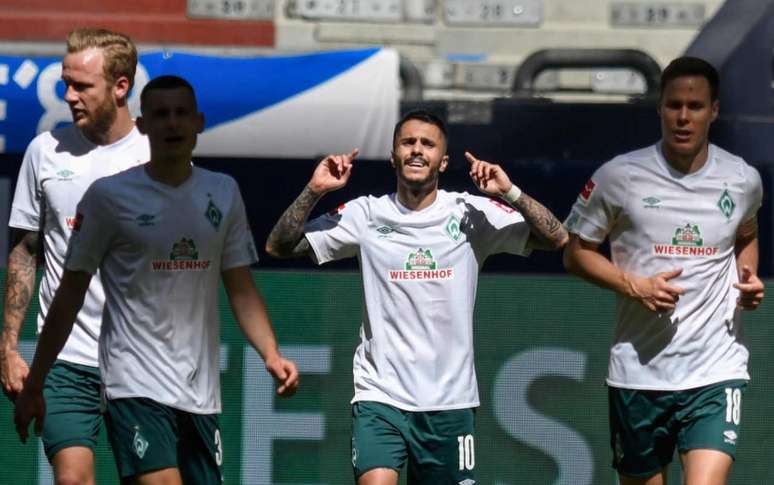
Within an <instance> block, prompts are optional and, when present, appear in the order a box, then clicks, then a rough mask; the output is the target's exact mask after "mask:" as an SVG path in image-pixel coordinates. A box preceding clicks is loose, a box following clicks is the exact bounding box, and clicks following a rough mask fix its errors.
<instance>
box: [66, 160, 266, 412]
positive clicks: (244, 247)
mask: <svg viewBox="0 0 774 485" xmlns="http://www.w3.org/2000/svg"><path fill="white" fill-rule="evenodd" d="M76 228H77V230H76V231H74V232H73V237H72V240H71V244H70V249H69V251H68V255H67V260H66V267H67V269H68V270H74V271H87V272H90V273H94V272H95V271H96V270H97V268H99V269H100V273H101V276H102V280H103V284H104V286H105V311H104V321H103V326H102V335H101V338H100V346H99V350H100V352H99V357H100V361H99V364H100V368H101V370H102V381H103V384H104V387H105V394H106V396H107V398H109V399H118V398H126V397H145V398H149V399H153V400H154V401H156V402H159V403H161V404H165V405H167V406H171V407H174V408H177V409H181V410H183V411H187V412H191V413H197V414H211V413H217V412H220V409H221V401H220V369H219V355H220V351H219V350H220V323H219V317H218V289H219V282H220V277H221V272H222V271H223V270H227V269H231V268H236V267H239V266H246V265H250V264H252V263H254V262H256V261H257V256H256V251H255V246H254V244H253V239H252V234H251V232H250V229H249V227H248V223H247V219H246V215H245V209H244V204H243V201H242V197H241V195H240V193H239V188H238V186H237V184H236V182H235V181H234V179H232V178H231V177H229V176H226V175H223V174H218V173H215V172H210V171H207V170H204V169H201V168H197V167H194V168H193V173H192V174H191V176H190V177H189V178H188V180H186V181H185V182H184V183H183V184H182V185H180V186H177V187H172V186H169V185H165V184H162V183H159V182H157V181H155V180H153V179H151V178H150V177H149V176H148V175H147V173H146V171H145V168H144V166H140V167H136V168H133V169H131V170H127V171H125V172H123V173H120V174H118V175H115V176H113V177H107V178H104V179H101V180H99V181H97V182H96V183H94V185H93V186H92V187H91V188H90V189H89V190H88V192H86V195H84V197H83V200H82V201H81V203H80V204H79V206H78V215H77V222H76Z"/></svg>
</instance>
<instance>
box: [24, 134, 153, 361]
mask: <svg viewBox="0 0 774 485" xmlns="http://www.w3.org/2000/svg"><path fill="white" fill-rule="evenodd" d="M149 159H150V151H149V147H148V139H147V138H146V137H145V136H143V135H141V134H140V133H139V132H138V131H137V129H136V128H134V129H132V131H131V132H130V133H129V134H128V135H126V136H125V137H124V138H122V139H120V140H118V141H116V142H115V143H113V144H111V145H94V144H93V143H91V142H90V141H89V140H88V139H86V138H85V137H84V136H83V134H82V133H81V131H80V130H79V129H78V128H76V127H75V126H74V125H68V126H66V127H63V128H60V129H56V130H54V131H50V132H46V133H43V134H41V135H38V136H37V137H36V138H35V139H34V140H32V142H31V143H30V145H29V147H28V148H27V151H26V153H25V154H24V160H23V161H22V165H21V170H20V172H19V178H18V181H17V184H16V193H15V194H14V198H13V206H12V209H11V216H10V220H9V226H11V227H13V228H17V229H25V230H29V231H37V232H40V234H41V237H42V239H43V256H44V260H45V268H44V272H43V279H42V280H41V282H40V289H39V294H38V298H39V301H40V313H39V314H38V332H40V330H41V328H42V327H43V322H44V320H45V318H46V313H47V312H48V309H49V307H50V305H51V301H52V300H53V298H54V293H55V292H56V289H57V288H58V287H59V280H60V278H61V277H62V269H63V268H64V258H65V253H66V252H67V243H68V241H69V240H70V234H71V231H72V227H73V224H74V223H75V208H76V206H77V204H78V202H79V201H80V200H81V197H83V194H84V192H86V189H87V188H88V187H89V186H90V185H91V184H92V182H94V181H95V180H97V179H98V178H100V177H105V176H107V175H112V174H115V173H118V172H120V171H122V170H126V169H127V168H130V167H133V166H135V165H138V164H141V163H145V162H147V161H148V160H149ZM104 301H105V297H104V291H103V289H102V283H101V281H100V279H99V278H93V279H92V282H91V285H90V286H89V289H88V291H87V293H86V298H85V300H84V302H83V308H82V309H81V311H80V312H79V313H78V317H77V319H76V321H75V325H74V326H73V331H72V333H71V334H70V337H69V338H68V340H67V343H66V344H65V346H64V348H63V349H62V352H60V354H59V359H62V360H66V361H68V362H74V363H76V364H82V365H88V366H92V367H96V366H97V360H98V359H97V342H98V340H99V330H100V324H101V321H102V307H103V304H104Z"/></svg>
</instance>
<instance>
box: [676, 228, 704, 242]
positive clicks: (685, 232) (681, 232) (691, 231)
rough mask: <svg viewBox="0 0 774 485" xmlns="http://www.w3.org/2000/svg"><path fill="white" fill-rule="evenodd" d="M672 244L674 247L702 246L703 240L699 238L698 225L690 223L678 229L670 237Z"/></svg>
mask: <svg viewBox="0 0 774 485" xmlns="http://www.w3.org/2000/svg"><path fill="white" fill-rule="evenodd" d="M672 244H673V245H674V246H695V247H700V246H702V245H703V244H704V240H703V239H702V237H701V229H699V226H698V225H696V224H691V223H688V224H686V225H685V226H682V227H678V228H677V229H675V235H674V236H673V237H672Z"/></svg>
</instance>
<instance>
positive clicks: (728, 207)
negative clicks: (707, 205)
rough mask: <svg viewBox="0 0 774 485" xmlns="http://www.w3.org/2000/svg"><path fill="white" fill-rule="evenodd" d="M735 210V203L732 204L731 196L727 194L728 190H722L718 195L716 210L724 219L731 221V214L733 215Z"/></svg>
mask: <svg viewBox="0 0 774 485" xmlns="http://www.w3.org/2000/svg"><path fill="white" fill-rule="evenodd" d="M735 208H736V202H734V199H733V198H732V197H731V194H729V193H728V190H724V191H723V193H722V194H720V199H718V209H720V212H721V213H722V214H723V215H724V216H726V219H731V214H733V213H734V209H735Z"/></svg>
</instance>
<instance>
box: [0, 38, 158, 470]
mask: <svg viewBox="0 0 774 485" xmlns="http://www.w3.org/2000/svg"><path fill="white" fill-rule="evenodd" d="M136 65H137V50H136V49H135V46H134V44H132V41H131V40H130V39H129V38H128V37H126V36H125V35H122V34H118V33H115V32H109V31H107V30H101V29H78V30H75V31H73V32H71V33H70V34H69V35H68V37H67V54H66V55H65V57H64V60H63V62H62V81H63V82H64V85H65V95H64V97H65V101H67V104H68V105H69V106H70V110H71V111H72V117H73V124H71V125H67V126H65V127H63V128H59V129H55V130H53V131H49V132H46V133H43V134H41V135H39V136H37V137H36V138H35V139H34V140H32V142H31V143H30V145H29V147H28V148H27V151H26V153H25V155H24V161H23V162H22V167H21V171H20V173H19V178H18V181H17V184H16V193H15V195H14V199H13V207H12V209H11V216H10V220H9V225H10V226H11V228H12V230H13V245H12V250H11V253H10V255H9V257H8V273H7V275H6V278H7V279H6V288H7V290H6V294H5V302H4V311H3V332H2V338H0V381H2V387H3V391H4V392H5V394H6V395H7V396H8V397H9V398H10V399H11V400H13V399H15V398H16V396H17V395H18V393H19V392H20V391H21V389H22V387H23V386H24V381H25V378H26V377H27V373H28V367H27V363H26V362H25V361H24V360H23V359H22V357H21V356H20V354H19V349H18V338H19V333H20V332H21V329H22V324H23V322H24V316H25V314H26V313H27V309H28V307H29V304H30V301H31V299H32V295H33V293H34V284H35V271H36V262H37V260H39V259H41V260H43V261H44V262H45V267H44V273H43V280H42V281H41V283H40V290H39V291H40V293H39V299H40V313H39V314H38V330H40V328H41V327H42V325H43V320H44V318H45V317H46V315H47V313H48V311H49V309H50V307H51V300H52V298H53V297H54V292H55V291H56V289H57V287H58V286H59V282H60V277H61V275H62V271H63V266H64V258H65V251H66V250H67V243H68V240H69V239H70V234H71V231H72V228H73V225H74V224H75V208H76V204H77V203H78V201H79V200H81V197H82V196H83V193H84V192H85V191H86V189H87V188H88V187H89V185H91V183H92V182H93V181H94V180H96V179H98V178H100V177H104V176H106V175H111V174H114V173H117V172H120V171H122V170H124V169H127V168H129V167H132V166H135V165H137V164H140V163H144V162H146V161H148V159H149V157H150V153H149V149H148V141H147V139H146V138H145V137H144V136H142V135H141V134H140V133H139V132H138V131H137V129H136V128H135V126H134V121H133V120H132V118H131V115H130V114H129V108H128V103H127V100H128V98H129V92H130V90H131V88H132V85H133V83H134V74H135V67H136ZM41 246H42V251H43V257H42V258H39V256H40V255H39V250H40V247H41ZM103 303H104V295H103V289H102V284H101V282H100V279H99V278H94V279H93V281H92V283H91V285H90V286H89V289H88V291H87V292H86V297H85V301H84V304H83V309H82V310H81V311H80V312H79V313H78V315H77V317H76V319H75V326H74V329H73V332H72V334H71V336H70V338H69V339H68V341H67V343H66V344H65V346H64V348H63V349H62V352H61V353H60V354H59V356H58V358H57V361H56V364H55V365H54V368H53V370H52V372H51V375H50V376H49V378H48V380H47V381H46V383H45V388H44V393H45V395H46V399H47V402H48V408H47V411H48V416H47V419H46V426H45V427H44V428H43V435H42V437H43V445H44V448H45V452H46V456H48V459H49V460H50V461H51V464H52V465H53V468H54V477H55V480H56V483H61V484H89V483H94V451H93V450H94V448H95V446H96V443H97V435H98V433H99V429H100V426H101V422H102V418H101V414H100V410H99V402H100V401H99V382H100V381H99V370H98V368H97V340H98V338H99V332H100V321H101V318H102V307H103Z"/></svg>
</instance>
